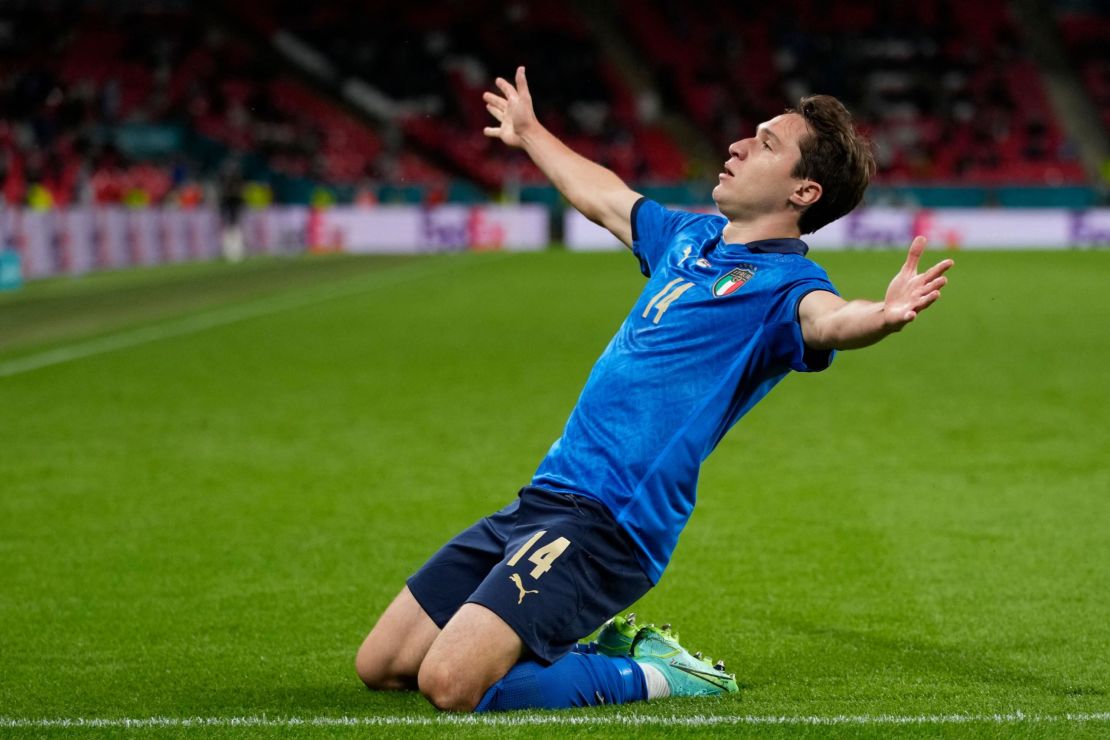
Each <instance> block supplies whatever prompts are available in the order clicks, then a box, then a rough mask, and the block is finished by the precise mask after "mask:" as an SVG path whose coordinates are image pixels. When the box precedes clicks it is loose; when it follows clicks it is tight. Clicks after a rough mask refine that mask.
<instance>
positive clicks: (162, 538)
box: [0, 251, 1110, 737]
mask: <svg viewBox="0 0 1110 740" xmlns="http://www.w3.org/2000/svg"><path fill="white" fill-rule="evenodd" d="M814 257H815V259H817V261H819V262H821V263H822V264H823V265H824V266H825V267H826V268H827V269H828V270H829V272H830V274H831V275H832V277H833V279H834V282H836V283H837V285H838V287H839V288H840V289H841V290H842V292H843V293H844V294H845V295H847V296H852V297H855V296H859V297H869V298H879V297H881V295H882V293H883V290H884V288H885V286H886V283H887V281H888V279H889V277H890V276H891V275H892V274H893V272H894V271H895V270H896V269H897V268H898V266H899V265H900V263H901V259H902V257H901V255H899V254H896V253H893V252H849V253H816V254H814ZM930 259H931V260H932V261H935V260H936V259H939V256H938V255H937V254H936V253H932V254H930V255H927V258H926V261H929V260H930ZM929 264H931V261H929ZM1108 278H1110V252H1071V253H1064V252H1055V253H1051V252H1020V253H967V254H960V255H958V256H957V264H956V267H955V268H954V269H953V270H952V272H951V284H950V285H949V287H948V288H947V289H946V290H945V295H944V297H942V298H941V300H940V302H939V303H938V304H937V305H936V306H935V307H933V308H932V309H930V310H929V311H928V312H927V313H925V314H924V315H922V316H921V317H920V319H919V321H918V322H916V323H915V324H913V325H911V326H910V327H909V328H908V329H907V330H906V331H905V332H904V333H903V334H901V335H897V336H895V337H892V338H891V339H889V340H887V341H886V342H885V343H883V344H881V345H879V346H877V347H874V348H871V349H868V350H863V351H859V352H847V353H842V354H841V355H840V356H839V357H838V359H837V361H836V362H835V363H834V365H833V367H832V369H831V370H830V371H828V372H826V373H822V374H818V375H805V376H803V375H798V374H795V375H792V376H791V377H789V378H788V379H787V380H786V381H784V382H783V383H782V384H781V385H780V386H779V387H778V388H777V389H776V390H775V391H774V392H773V393H772V394H771V395H770V396H769V397H768V398H767V399H766V400H764V401H763V402H762V403H761V404H760V405H759V406H757V407H756V408H755V409H754V410H753V411H752V412H751V413H750V414H749V416H748V417H747V418H745V419H744V420H743V421H742V422H741V423H740V424H739V426H737V428H736V429H734V430H733V431H732V433H731V434H730V435H729V436H728V437H726V438H725V440H724V442H723V443H722V444H721V446H720V447H719V449H718V450H717V451H716V452H715V453H714V455H713V456H712V457H710V459H709V461H708V463H707V464H706V466H705V468H704V470H703V474H702V478H701V483H700V487H699V503H698V508H697V511H696V512H695V514H694V517H693V519H692V520H691V522H690V524H689V526H688V527H687V530H686V532H685V533H684V535H683V537H682V540H681V542H680V544H679V547H678V550H677V552H676V556H675V559H674V561H673V563H672V565H671V567H670V569H669V570H668V571H667V573H666V575H665V576H664V577H663V580H662V582H661V583H660V584H659V586H658V588H656V589H655V590H654V591H653V592H651V593H650V594H649V595H648V596H647V597H646V598H645V599H644V600H643V601H642V602H641V603H640V604H639V605H638V609H637V611H638V612H639V613H640V614H641V615H642V616H643V618H644V619H646V620H649V621H656V622H662V621H669V622H673V623H674V624H675V625H676V628H677V629H678V631H679V633H680V634H681V635H682V637H683V640H684V642H686V643H688V644H689V645H690V646H692V648H694V649H701V650H704V651H705V652H706V653H707V654H709V655H712V656H714V657H724V658H726V659H727V661H728V665H729V667H730V668H731V669H733V670H735V671H736V672H737V677H738V680H739V681H740V684H741V687H742V689H741V693H740V694H739V696H736V697H729V698H727V699H717V700H714V699H707V700H670V701H664V702H657V703H651V704H641V705H638V706H628V707H605V708H599V709H593V710H579V711H574V712H564V713H523V714H519V715H514V716H509V715H502V716H501V717H500V718H495V720H494V721H493V723H483V722H484V721H480V722H478V723H473V724H460V723H458V722H457V721H456V720H452V719H447V720H442V719H437V717H436V714H435V712H434V711H433V710H432V709H431V708H430V707H429V706H428V705H427V704H426V703H425V702H424V701H423V700H422V699H421V698H420V697H419V696H417V695H413V694H371V693H368V692H366V691H365V690H363V689H362V688H361V685H360V683H359V682H358V679H357V677H356V676H355V674H354V672H353V668H352V661H353V656H354V653H355V650H356V648H357V647H358V645H359V643H360V642H361V640H362V638H363V636H364V635H365V633H366V631H367V630H368V629H369V628H370V626H371V624H372V622H373V619H374V617H375V616H376V615H377V614H378V613H379V612H380V611H381V610H382V609H383V608H384V607H385V605H386V604H387V603H388V601H389V600H390V599H391V598H392V596H393V595H394V594H395V593H396V592H397V590H398V589H399V588H400V586H401V584H402V581H403V579H404V578H405V577H406V576H407V575H408V574H409V573H410V572H411V571H412V570H413V569H414V568H416V567H417V566H418V565H419V564H420V563H421V562H422V561H423V559H424V558H425V557H427V556H428V555H429V554H431V553H432V552H433V551H434V550H435V549H436V548H437V547H438V546H439V545H440V544H441V543H442V542H443V541H444V540H446V539H447V538H448V537H449V536H451V535H452V534H454V533H455V532H456V531H457V530H459V529H461V528H462V527H463V526H465V525H467V524H469V523H470V522H471V521H473V520H474V519H476V518H477V517H479V516H481V515H483V514H485V513H488V512H489V511H491V510H493V509H494V508H495V507H498V506H500V505H502V504H504V503H505V502H507V501H508V500H509V499H510V497H512V496H513V495H514V494H515V492H516V490H517V489H518V488H519V487H520V486H521V485H522V484H523V483H525V482H527V480H528V479H529V477H530V475H531V473H532V472H533V470H534V469H535V466H536V464H537V463H538V462H539V460H540V458H541V457H542V455H543V454H544V452H545V451H546V449H547V447H548V446H549V445H550V444H551V442H552V441H553V440H554V439H555V438H556V437H557V436H558V434H559V433H560V430H561V428H562V424H563V422H564V421H565V419H566V415H567V414H568V412H569V411H570V409H571V407H572V406H573V404H574V402H575V399H576V398H577V395H578V392H579V390H580V388H581V385H582V383H583V381H584V380H585V378H586V375H587V373H588V371H589V368H590V366H591V365H592V363H593V361H594V359H595V358H596V357H597V355H598V354H599V353H600V351H601V350H602V348H603V347H604V346H605V344H606V342H607V341H608V339H609V337H610V336H611V335H612V333H613V331H614V330H615V329H616V327H617V326H618V325H619V323H620V321H621V320H622V319H623V317H624V316H625V314H626V313H627V311H628V308H629V306H630V305H631V303H632V301H633V300H634V299H635V296H636V295H637V293H638V291H639V290H640V288H641V285H642V278H641V277H640V276H639V273H638V271H637V269H636V264H635V261H634V260H633V259H631V258H630V257H629V256H628V255H626V254H616V253H613V254H595V255H576V254H570V253H566V252H562V251H552V252H548V253H543V254H532V255H523V254H521V255H500V254H489V255H464V256H453V257H421V258H353V257H327V258H319V257H318V258H305V259H298V260H289V261H271V260H260V261H251V262H247V263H244V264H241V265H224V264H209V265H190V266H179V267H173V268H159V269H154V270H143V271H135V272H129V273H120V274H109V275H99V276H90V277H86V278H82V279H79V280H55V281H47V282H43V283H37V284H32V285H30V286H28V287H26V288H25V289H24V290H22V291H21V292H18V293H14V294H7V295H0V419H2V421H0V668H2V670H0V735H7V736H18V737H40V736H52V737H54V736H57V737H70V736H82V737H86V736H96V737H101V736H102V737H118V736H121V735H122V736H129V737H139V736H143V737H146V736H153V737H200V736H204V737H208V736H218V737H239V736H244V737H258V736H271V735H272V736H279V737H294V736H297V737H299V736H305V735H310V736H319V737H334V736H337V735H339V736H349V737H361V736H365V735H367V734H375V735H394V736H397V735H414V734H417V735H420V736H425V735H429V734H436V735H442V736H454V735H457V734H459V733H462V732H466V733H468V734H477V735H483V736H513V735H519V734H536V733H544V734H547V735H551V736H570V735H578V734H581V733H587V734H590V735H594V736H619V737H625V736H629V735H668V736H678V735H682V736H695V735H705V734H707V733H711V734H715V735H721V734H754V735H758V736H760V737H778V736H791V737H793V736H797V735H820V736H827V735H850V736H858V735H868V736H875V737H889V736H919V735H926V736H936V735H938V734H942V735H958V736H976V737H995V736H997V737H1012V736H1015V735H1019V736H1027V737H1042V736H1044V735H1060V736H1069V737H1073V736H1077V735H1078V736H1091V737H1094V736H1099V735H1102V736H1105V734H1106V733H1110V443H1108V430H1110V383H1108V381H1107V378H1108V377H1110V376H1108V374H1107V373H1108V370H1107V368H1108V367H1110V341H1108V337H1110V335H1108V334H1107V326H1110V298H1108V295H1107V279H1108ZM1068 715H1071V719H1068ZM343 717H345V718H347V720H344V721H347V722H349V723H351V724H347V725H343V724H334V723H336V722H339V721H340V720H336V719H334V718H343ZM150 718H164V720H163V722H164V723H163V724H151V723H149V720H150ZM181 718H194V719H192V720H188V721H183V720H182V719H181ZM329 718H331V719H329ZM774 718H781V721H782V724H776V723H775V720H774ZM853 718H855V719H853ZM945 718H946V719H945ZM128 719H130V720H143V721H147V724H139V725H134V726H132V727H131V728H130V729H128V728H127V725H126V723H125V722H123V720H128ZM42 720H58V722H56V723H54V724H50V723H47V722H43V721H42ZM66 720H68V721H71V723H72V722H82V721H83V722H85V725H84V726H80V725H78V726H74V725H73V724H71V725H70V726H66V725H65V722H64V721H66ZM91 720H113V721H114V723H108V724H104V725H102V726H95V725H92V724H89V722H90V721H91ZM301 721H303V722H304V724H297V722H301ZM314 721H315V722H317V723H322V722H332V723H333V724H312V723H313V722H314ZM205 722H208V723H210V724H207V725H206V724H203V723H205ZM714 723H717V724H714Z"/></svg>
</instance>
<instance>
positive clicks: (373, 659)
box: [355, 586, 440, 689]
mask: <svg viewBox="0 0 1110 740" xmlns="http://www.w3.org/2000/svg"><path fill="white" fill-rule="evenodd" d="M439 632H440V630H439V627H437V626H436V623H435V622H433V621H432V618H431V617H429V616H428V614H427V613H426V612H425V611H424V609H423V608H422V607H421V606H420V604H418V603H417V601H416V599H415V598H413V596H412V593H411V592H410V591H409V588H408V586H405V587H404V588H403V589H401V593H399V594H397V597H396V598H395V599H393V602H392V603H391V604H390V605H389V606H388V607H387V608H386V610H385V612H384V613H383V614H382V615H381V617H379V618H378V622H377V624H375V625H374V628H373V629H372V630H370V634H368V635H367V636H366V639H365V640H363V642H362V646H361V647H360V648H359V649H358V655H357V656H356V657H355V670H356V671H358V675H359V678H361V679H362V682H363V683H365V684H366V685H367V686H368V687H370V688H372V689H414V688H416V676H417V673H418V671H419V670H420V664H421V663H422V662H423V661H424V656H425V655H427V653H428V648H430V647H431V646H432V643H433V642H434V641H435V639H436V637H438V636H439Z"/></svg>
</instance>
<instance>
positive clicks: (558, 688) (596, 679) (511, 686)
mask: <svg viewBox="0 0 1110 740" xmlns="http://www.w3.org/2000/svg"><path fill="white" fill-rule="evenodd" d="M646 698H647V686H646V684H645V683H644V671H643V669H642V668H640V666H638V665H637V664H636V662H635V661H634V660H632V659H630V658H610V657H608V656H605V655H588V654H582V653H578V652H571V653H568V654H567V655H565V656H564V657H562V658H560V659H559V660H557V661H555V662H554V663H552V664H551V665H549V666H544V665H542V664H540V663H537V662H536V661H534V660H528V661H524V662H523V663H517V664H516V665H515V666H513V668H512V670H510V671H509V672H508V673H506V674H505V677H504V678H502V679H501V680H500V681H498V682H497V683H495V684H494V685H493V686H491V687H490V688H489V691H487V692H486V695H485V696H483V697H482V701H481V703H479V704H478V706H477V707H476V708H475V709H474V711H475V712H499V711H500V712H503V711H506V710H510V709H565V708H567V707H588V706H593V705H595V704H624V703H625V702H630V701H642V700H644V699H646Z"/></svg>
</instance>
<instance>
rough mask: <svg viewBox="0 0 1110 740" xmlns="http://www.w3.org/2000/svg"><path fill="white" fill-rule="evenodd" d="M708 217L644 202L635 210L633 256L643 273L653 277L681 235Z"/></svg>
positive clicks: (633, 212) (634, 206)
mask: <svg viewBox="0 0 1110 740" xmlns="http://www.w3.org/2000/svg"><path fill="white" fill-rule="evenodd" d="M704 218H709V217H708V216H706V215H704V214H699V213H689V212H687V211H675V210H671V209H670V208H664V207H663V206H661V205H659V204H658V203H656V202H655V201H654V200H651V199H650V198H640V199H639V200H638V201H636V203H635V204H634V205H633V206H632V216H631V222H632V253H633V254H634V255H636V258H637V259H639V260H640V272H642V273H644V275H646V276H647V277H651V274H652V272H653V271H654V270H655V267H656V265H658V264H659V262H660V260H662V259H663V255H664V254H666V253H667V248H668V247H669V246H670V245H671V244H672V243H673V242H674V238H675V236H676V235H677V234H678V232H679V231H681V230H682V229H684V228H686V227H687V226H689V225H690V224H692V223H694V222H695V221H698V220H700V219H704Z"/></svg>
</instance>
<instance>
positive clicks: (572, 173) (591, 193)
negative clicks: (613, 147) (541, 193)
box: [521, 122, 628, 223]
mask: <svg viewBox="0 0 1110 740" xmlns="http://www.w3.org/2000/svg"><path fill="white" fill-rule="evenodd" d="M521 139H522V141H523V149H524V151H525V152H527V153H528V156H529V157H531V158H532V161H533V162H535V163H536V166H537V167H539V168H540V171H541V172H543V174H544V175H546V176H547V179H549V180H550V181H551V184H552V185H554V186H555V189H556V190H558V191H559V192H560V193H562V195H563V197H564V198H566V199H567V201H568V202H569V203H570V204H571V205H572V206H574V207H575V208H576V209H578V210H579V211H580V212H581V213H582V215H583V216H585V217H586V218H588V219H590V220H591V221H594V222H596V223H600V222H601V217H602V213H603V208H604V205H605V195H606V194H607V193H611V192H614V191H618V190H620V191H623V190H627V189H628V185H626V184H625V182H624V181H623V180H621V179H620V178H619V177H617V175H616V173H614V172H613V171H612V170H609V169H606V168H605V167H602V166H601V165H599V164H597V163H596V162H591V161H590V160H588V159H586V158H585V157H583V156H582V155H580V154H578V153H577V152H575V151H574V150H573V149H571V148H570V147H568V146H567V145H566V144H564V143H563V142H562V141H560V140H559V138H558V137H556V136H555V135H554V134H552V133H551V132H550V131H548V130H547V129H545V128H544V127H543V126H542V125H540V124H539V123H538V122H537V123H535V124H533V126H531V127H529V129H528V131H526V132H523V133H522V134H521Z"/></svg>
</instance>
